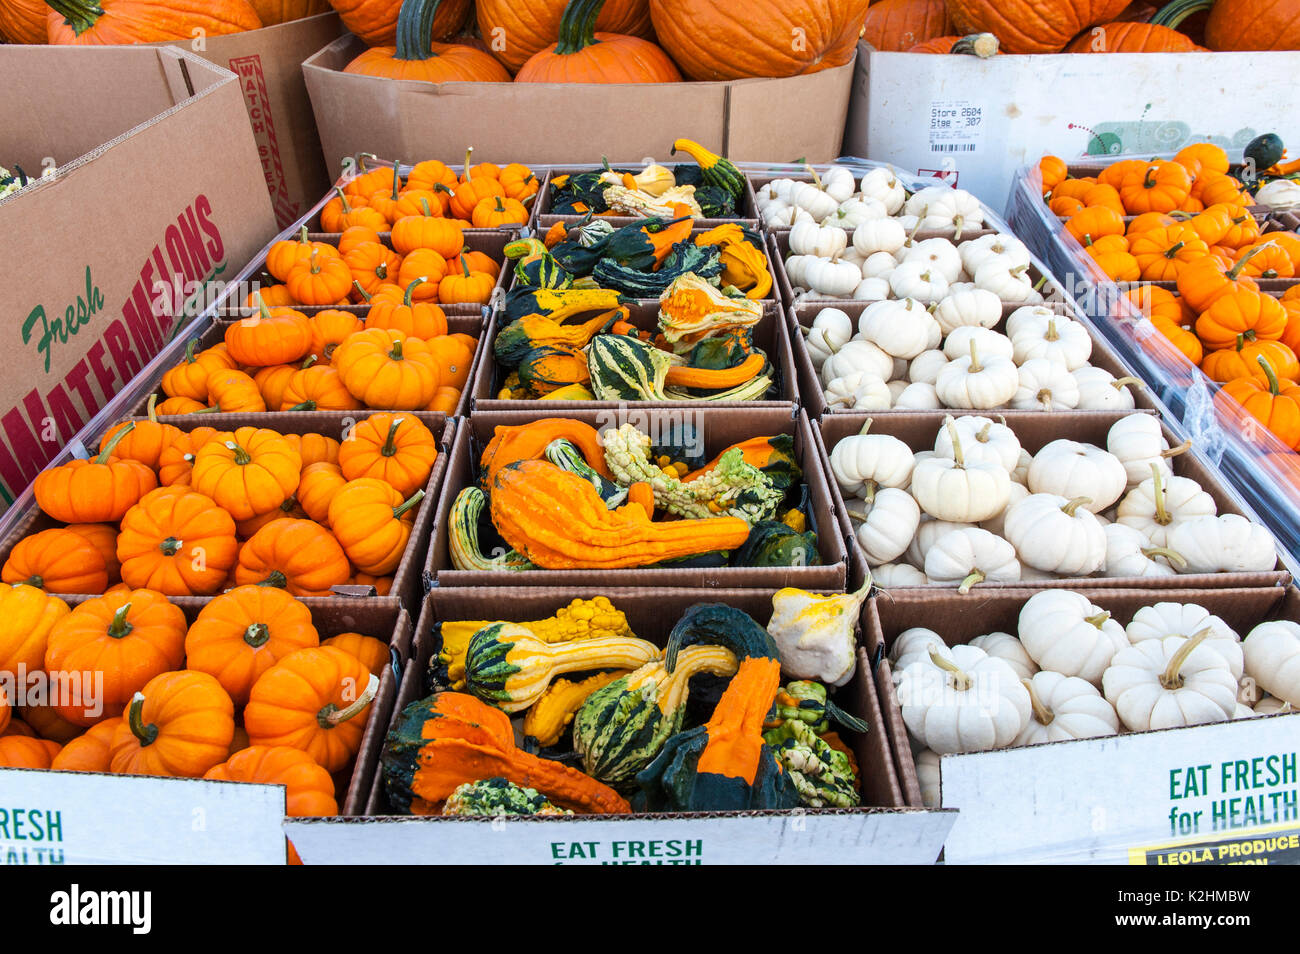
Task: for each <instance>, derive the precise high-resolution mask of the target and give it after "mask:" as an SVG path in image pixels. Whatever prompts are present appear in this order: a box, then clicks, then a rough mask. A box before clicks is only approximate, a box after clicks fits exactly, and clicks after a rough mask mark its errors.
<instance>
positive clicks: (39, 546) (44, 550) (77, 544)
mask: <svg viewBox="0 0 1300 954" xmlns="http://www.w3.org/2000/svg"><path fill="white" fill-rule="evenodd" d="M0 579H2V580H3V581H4V582H5V583H10V584H18V583H25V584H27V585H28V586H33V587H36V588H37V589H41V590H44V591H45V592H47V593H102V592H104V590H105V589H106V588H107V587H108V566H107V563H106V561H105V558H104V555H103V554H102V553H101V552H100V551H99V548H98V547H96V546H95V544H93V543H91V542H90V541H89V540H87V539H86V538H85V537H84V536H82V535H81V534H78V533H74V532H73V531H71V530H68V529H67V528H65V527H59V528H56V529H53V530H42V531H41V532H40V533H34V534H32V535H31V536H27V537H23V538H22V539H21V540H19V541H18V543H17V544H15V545H14V548H13V549H12V550H11V551H10V552H9V559H7V560H6V561H5V565H4V569H3V570H0Z"/></svg>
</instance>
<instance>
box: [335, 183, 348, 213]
mask: <svg viewBox="0 0 1300 954" xmlns="http://www.w3.org/2000/svg"><path fill="white" fill-rule="evenodd" d="M334 191H335V192H336V193H337V194H338V197H339V201H340V202H342V203H343V214H344V215H350V214H351V213H352V205H351V203H349V202H348V197H347V195H346V194H345V193H344V192H343V190H342V189H340V188H339V187H338V186H335V187H334Z"/></svg>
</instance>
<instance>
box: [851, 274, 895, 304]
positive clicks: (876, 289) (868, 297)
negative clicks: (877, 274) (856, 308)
mask: <svg viewBox="0 0 1300 954" xmlns="http://www.w3.org/2000/svg"><path fill="white" fill-rule="evenodd" d="M890 294H891V293H890V289H889V282H888V281H886V280H885V279H883V278H864V279H862V281H860V282H858V287H857V288H855V289H853V300H854V301H884V300H885V299H887V298H888V297H889V296H890Z"/></svg>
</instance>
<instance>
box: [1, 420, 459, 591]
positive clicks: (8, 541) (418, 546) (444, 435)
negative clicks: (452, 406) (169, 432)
mask: <svg viewBox="0 0 1300 954" xmlns="http://www.w3.org/2000/svg"><path fill="white" fill-rule="evenodd" d="M378 413H382V412H379V411H349V412H346V413H344V412H333V411H285V412H278V413H274V414H201V415H198V416H195V415H180V416H174V417H167V416H164V418H163V420H164V421H166V422H167V423H171V424H173V425H175V426H176V427H179V428H180V429H181V430H183V431H190V430H193V429H194V428H196V427H216V428H220V429H223V430H232V431H233V430H234V429H236V428H239V427H263V428H267V429H270V430H273V431H276V432H278V433H281V434H323V435H325V436H326V437H332V438H334V439H335V440H346V438H347V435H348V433H349V431H350V429H351V428H352V427H353V426H354V425H355V424H356V422H357V421H359V420H363V419H365V418H367V417H370V416H371V415H373V414H378ZM403 413H409V414H411V415H413V416H415V417H417V418H419V419H420V421H421V422H422V423H423V424H424V425H425V426H426V427H428V428H429V430H431V431H432V432H433V435H434V438H435V439H436V440H437V442H438V448H439V450H438V458H437V460H435V461H434V464H433V471H432V472H431V473H430V474H429V479H428V481H427V482H426V483H425V486H424V498H423V499H422V500H421V501H420V504H419V506H418V508H417V509H416V511H415V520H414V522H413V524H412V526H411V537H410V541H409V542H408V543H407V547H406V551H405V552H404V553H403V555H402V560H401V562H400V563H399V564H398V565H397V567H396V569H394V570H393V573H392V574H391V575H392V577H393V585H392V589H391V591H390V592H389V594H388V596H386V597H379V596H376V595H375V594H374V592H373V588H370V587H365V588H363V587H358V586H348V585H340V586H338V587H335V588H334V592H335V593H337V594H340V595H342V596H351V597H357V598H365V599H367V600H368V601H369V602H373V603H375V604H388V603H391V604H394V605H397V604H402V603H404V604H405V605H406V606H409V607H412V608H413V607H415V606H416V604H417V602H418V600H419V598H420V597H421V596H422V595H423V587H422V584H421V580H422V572H423V567H424V563H425V556H426V554H427V553H428V549H429V538H430V535H431V534H432V533H433V525H434V514H435V512H436V506H437V502H438V496H439V492H440V490H441V489H442V482H443V480H444V478H445V477H446V472H447V463H448V460H449V456H448V451H449V450H450V448H451V446H452V441H453V437H454V435H455V431H456V421H457V419H456V418H448V417H447V416H446V415H444V414H438V413H431V412H427V411H410V412H403ZM113 423H116V422H113ZM95 444H96V447H97V446H98V441H96V442H95ZM10 516H11V518H12V519H11V520H10V522H9V523H8V525H7V532H5V533H4V535H3V537H0V565H3V563H4V561H5V560H7V559H8V557H9V553H10V551H11V550H13V548H14V546H15V545H16V544H17V543H18V541H19V540H21V539H23V538H24V537H26V536H29V535H30V534H33V533H39V532H40V531H42V530H48V529H50V528H51V527H57V526H61V524H59V523H58V522H57V521H55V520H52V519H51V518H50V517H49V516H47V515H46V514H45V513H43V512H42V511H41V510H40V508H39V507H36V506H35V505H34V504H33V505H31V506H28V507H22V508H15V510H14V511H11V513H10ZM59 595H60V597H61V598H62V599H63V600H64V601H65V602H68V603H79V602H84V601H85V600H87V599H93V598H94V597H95V596H98V595H100V594H59ZM208 599H209V598H208V597H201V596H193V597H172V598H171V600H172V602H174V603H176V604H177V605H179V606H183V607H190V606H201V605H203V604H205V603H206V602H207V601H208ZM300 599H302V600H303V601H304V602H305V603H307V604H308V605H314V604H316V603H318V602H324V603H328V602H329V601H330V600H331V599H333V597H300Z"/></svg>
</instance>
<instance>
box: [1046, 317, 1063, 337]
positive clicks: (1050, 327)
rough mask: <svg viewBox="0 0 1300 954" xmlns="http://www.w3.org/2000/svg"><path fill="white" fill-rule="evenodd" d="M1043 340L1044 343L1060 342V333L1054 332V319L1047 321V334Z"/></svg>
mask: <svg viewBox="0 0 1300 954" xmlns="http://www.w3.org/2000/svg"><path fill="white" fill-rule="evenodd" d="M1043 340H1044V341H1060V340H1061V333H1060V332H1059V331H1057V330H1056V319H1055V318H1049V319H1048V320H1047V334H1045V335H1043Z"/></svg>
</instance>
